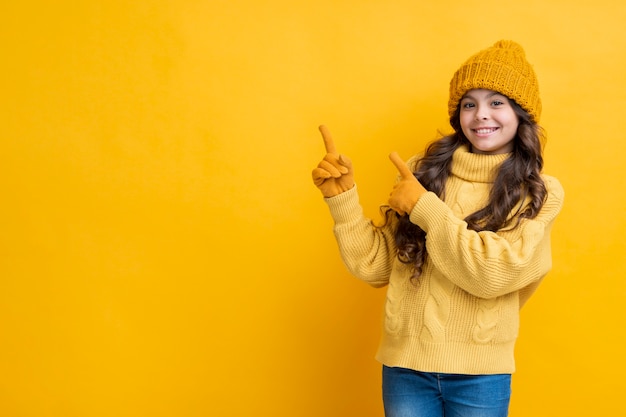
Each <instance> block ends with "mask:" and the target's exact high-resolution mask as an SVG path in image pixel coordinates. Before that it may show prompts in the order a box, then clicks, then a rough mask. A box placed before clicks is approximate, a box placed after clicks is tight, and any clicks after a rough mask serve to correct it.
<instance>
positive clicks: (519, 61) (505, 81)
mask: <svg viewBox="0 0 626 417" xmlns="http://www.w3.org/2000/svg"><path fill="white" fill-rule="evenodd" d="M475 88H484V89H487V90H493V91H497V92H499V93H501V94H504V95H505V96H507V97H508V98H511V99H513V100H515V102H516V103H517V104H519V105H520V106H521V107H522V108H523V109H524V110H526V111H527V112H528V113H529V114H530V115H531V116H532V117H533V119H534V121H535V122H537V123H538V122H539V118H540V116H541V99H540V97H539V83H538V82H537V76H536V74H535V71H534V70H533V67H532V66H531V65H530V63H529V62H528V61H527V60H526V54H525V53H524V49H522V47H521V46H520V45H518V44H517V43H515V42H513V41H506V40H501V41H498V42H496V43H495V44H494V45H493V46H491V47H490V48H487V49H484V50H482V51H480V52H478V53H477V54H475V55H473V56H472V57H471V58H469V59H468V60H467V61H465V63H464V64H463V65H462V66H461V68H459V69H458V70H457V71H456V72H455V73H454V76H453V77H452V80H451V81H450V98H449V101H448V114H449V115H450V117H452V116H453V115H454V112H455V111H456V108H457V106H458V105H459V101H460V100H461V98H462V97H463V95H464V94H465V93H467V92H468V91H469V90H472V89H475Z"/></svg>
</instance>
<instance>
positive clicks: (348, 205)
mask: <svg viewBox="0 0 626 417" xmlns="http://www.w3.org/2000/svg"><path fill="white" fill-rule="evenodd" d="M324 201H325V202H326V204H328V208H329V209H330V214H331V216H333V219H334V220H335V223H345V222H348V221H350V220H353V219H354V216H355V214H361V213H362V211H363V210H362V208H361V205H360V204H359V194H358V193H357V189H356V184H355V185H354V187H352V188H351V189H349V190H348V191H345V192H343V193H341V194H337V195H336V196H334V197H328V198H324Z"/></svg>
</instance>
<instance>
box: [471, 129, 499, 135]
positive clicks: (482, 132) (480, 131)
mask: <svg viewBox="0 0 626 417" xmlns="http://www.w3.org/2000/svg"><path fill="white" fill-rule="evenodd" d="M496 130H498V128H497V127H481V128H479V129H472V131H473V132H474V133H476V134H477V135H490V134H492V133H493V132H495V131H496Z"/></svg>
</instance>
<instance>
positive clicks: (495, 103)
mask: <svg viewBox="0 0 626 417" xmlns="http://www.w3.org/2000/svg"><path fill="white" fill-rule="evenodd" d="M503 104H504V102H503V101H500V100H494V101H492V102H491V105H493V106H501V105H503Z"/></svg>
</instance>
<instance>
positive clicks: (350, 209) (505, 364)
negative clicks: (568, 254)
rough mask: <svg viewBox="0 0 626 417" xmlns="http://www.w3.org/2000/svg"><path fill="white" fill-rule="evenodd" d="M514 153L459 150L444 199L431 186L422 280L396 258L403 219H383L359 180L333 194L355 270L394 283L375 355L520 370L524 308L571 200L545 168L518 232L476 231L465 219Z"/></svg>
mask: <svg viewBox="0 0 626 417" xmlns="http://www.w3.org/2000/svg"><path fill="white" fill-rule="evenodd" d="M507 157H508V155H506V154H499V155H478V154H474V153H470V152H469V151H468V149H467V147H461V148H459V149H458V150H457V151H456V152H455V154H454V156H453V163H452V168H451V169H452V172H451V175H450V177H449V178H448V181H447V182H446V201H445V202H444V201H441V200H440V199H439V198H438V197H437V196H436V195H435V194H434V193H432V192H427V193H426V194H424V195H423V196H422V197H421V198H420V200H419V201H418V203H417V204H416V206H415V208H414V209H413V211H412V212H411V221H412V222H413V223H415V224H418V225H419V226H420V227H421V228H422V229H423V230H424V231H426V233H427V241H426V244H427V246H428V257H427V259H426V263H425V265H424V269H423V273H422V275H421V276H420V277H419V280H418V281H417V282H415V281H414V280H411V279H410V276H411V270H410V268H408V267H407V266H406V265H403V264H400V262H399V261H398V260H397V250H396V246H395V227H394V225H393V224H387V225H385V226H383V227H375V226H374V225H373V223H372V221H371V220H370V219H368V218H367V217H366V216H365V215H364V214H363V209H362V207H361V206H360V204H359V200H358V194H357V188H356V187H354V188H352V189H351V190H349V191H346V192H345V193H342V194H339V195H338V196H335V197H332V198H328V199H326V201H327V203H328V206H329V208H330V212H331V214H332V216H333V219H334V221H335V227H334V232H335V237H336V238H337V242H338V244H339V248H340V251H341V255H342V259H343V261H344V263H345V265H346V267H347V268H348V270H349V271H350V272H351V273H352V274H354V275H355V276H356V277H358V278H360V279H362V280H364V281H365V282H367V283H369V284H370V285H372V286H374V287H382V286H385V285H387V297H386V304H385V308H384V311H385V319H384V325H383V332H382V338H381V343H380V347H379V350H378V353H377V355H376V357H377V359H378V360H379V361H380V362H382V363H383V364H385V365H387V366H398V367H403V368H409V369H414V370H418V371H424V372H442V373H453V374H455V373H456V374H473V375H479V374H499V373H511V372H513V371H514V370H515V360H514V356H513V352H514V345H515V340H516V338H517V334H518V322H519V309H520V306H521V305H522V304H524V302H525V301H526V300H527V299H528V298H529V297H530V296H531V295H532V294H533V293H534V292H535V290H536V289H537V287H538V286H539V283H540V282H541V280H542V278H543V276H544V275H545V274H546V273H547V272H548V271H549V270H550V267H551V265H552V261H551V255H550V230H551V228H552V223H553V221H554V218H555V217H556V215H557V213H558V212H559V211H560V208H561V205H562V201H563V190H562V188H561V186H560V184H559V182H558V181H557V180H556V179H554V178H552V177H548V176H543V178H544V181H545V182H546V187H547V189H548V198H547V199H546V202H545V204H544V206H543V208H542V210H541V212H540V213H539V215H538V216H537V217H536V218H534V219H524V220H523V221H522V223H521V224H520V226H519V227H517V228H515V229H513V230H502V231H498V232H497V233H493V232H481V233H476V232H474V231H471V230H468V229H467V224H466V223H464V222H463V221H462V220H461V219H463V218H464V217H465V216H467V215H468V214H470V213H472V212H474V211H475V210H477V209H479V208H481V207H483V206H484V204H485V203H486V202H487V201H488V198H489V191H490V189H491V187H492V186H493V181H494V178H495V176H496V175H497V172H498V169H499V167H500V166H501V164H502V163H503V162H504V160H506V159H507Z"/></svg>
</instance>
